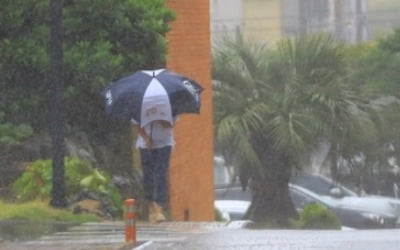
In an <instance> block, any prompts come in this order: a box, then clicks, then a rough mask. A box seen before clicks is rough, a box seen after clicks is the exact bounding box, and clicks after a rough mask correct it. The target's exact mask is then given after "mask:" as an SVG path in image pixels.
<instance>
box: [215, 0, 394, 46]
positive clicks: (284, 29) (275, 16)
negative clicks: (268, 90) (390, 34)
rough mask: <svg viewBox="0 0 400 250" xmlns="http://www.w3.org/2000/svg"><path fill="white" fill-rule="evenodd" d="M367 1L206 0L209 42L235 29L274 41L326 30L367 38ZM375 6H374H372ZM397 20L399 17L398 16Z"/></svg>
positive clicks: (350, 39)
mask: <svg viewBox="0 0 400 250" xmlns="http://www.w3.org/2000/svg"><path fill="white" fill-rule="evenodd" d="M368 2H369V1H368V0H210V25H211V27H210V29H211V39H212V43H213V44H215V41H217V40H218V39H219V38H220V37H221V36H222V35H223V34H225V33H227V34H230V35H235V34H236V33H237V32H238V31H241V33H242V34H244V35H245V37H247V38H251V39H252V40H254V39H256V40H257V41H258V40H260V41H259V42H262V43H265V42H266V43H268V44H274V43H275V42H276V41H278V40H279V39H281V38H284V37H297V36H300V35H305V34H312V33H316V32H327V33H330V34H332V35H334V36H335V37H336V38H338V39H340V40H342V41H343V42H345V43H349V44H354V43H357V42H364V41H367V40H370V39H371V38H372V35H371V34H370V33H371V31H370V30H369V27H368V25H369V20H368V14H369V13H370V10H369V9H368ZM374 6H375V5H374ZM399 19H400V18H399Z"/></svg>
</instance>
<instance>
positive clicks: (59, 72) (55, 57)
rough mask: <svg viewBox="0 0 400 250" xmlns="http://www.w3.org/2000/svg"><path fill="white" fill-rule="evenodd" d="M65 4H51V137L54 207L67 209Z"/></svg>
mask: <svg viewBox="0 0 400 250" xmlns="http://www.w3.org/2000/svg"><path fill="white" fill-rule="evenodd" d="M62 9H63V1H62V0H51V2H50V20H51V21H50V29H51V31H50V32H51V36H50V59H51V66H50V67H51V73H50V80H51V84H50V86H51V88H50V122H49V123H50V135H51V140H52V148H53V152H52V154H53V155H52V159H53V189H52V191H51V194H52V199H51V201H50V205H52V206H53V207H66V206H67V200H66V188H65V178H64V176H65V170H64V155H65V143H64V136H65V119H64V109H63V106H64V103H63V90H64V69H63V48H62V43H63V27H62Z"/></svg>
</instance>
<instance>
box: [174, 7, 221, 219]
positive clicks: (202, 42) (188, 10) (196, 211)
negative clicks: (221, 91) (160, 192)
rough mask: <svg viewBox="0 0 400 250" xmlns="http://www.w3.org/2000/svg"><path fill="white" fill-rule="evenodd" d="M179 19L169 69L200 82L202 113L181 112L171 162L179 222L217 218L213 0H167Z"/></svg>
mask: <svg viewBox="0 0 400 250" xmlns="http://www.w3.org/2000/svg"><path fill="white" fill-rule="evenodd" d="M167 3H168V6H169V7H170V8H172V9H174V10H175V12H176V20H175V21H174V23H173V24H172V29H171V31H170V32H169V34H168V35H167V39H168V42H169V45H168V58H167V68H169V69H170V70H172V71H175V72H179V73H182V74H184V75H186V76H189V77H190V78H192V79H194V80H196V81H197V82H199V83H200V84H201V85H202V86H203V88H204V91H203V93H202V95H201V100H202V107H201V111H200V115H192V114H191V115H184V116H181V117H180V119H179V121H178V122H177V125H176V128H175V140H176V145H175V148H174V150H173V152H172V157H171V164H170V174H169V180H170V210H171V211H170V212H171V218H172V220H175V221H183V220H189V221H211V220H214V192H213V185H214V176H213V155H214V148H213V128H212V93H211V54H210V53H211V49H210V29H209V20H210V16H209V0H167Z"/></svg>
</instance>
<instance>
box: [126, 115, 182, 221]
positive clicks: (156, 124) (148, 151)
mask: <svg viewBox="0 0 400 250" xmlns="http://www.w3.org/2000/svg"><path fill="white" fill-rule="evenodd" d="M175 120H176V119H174V121H175ZM132 123H133V124H134V125H138V124H137V122H136V121H135V120H133V119H132ZM138 127H139V136H138V138H137V140H136V147H137V148H138V149H139V152H140V157H141V163H142V169H143V189H144V194H145V199H146V200H147V201H148V204H149V205H148V208H149V217H148V218H149V222H151V223H155V222H161V221H165V220H166V218H165V216H164V208H165V207H166V206H167V203H168V169H169V159H170V155H171V151H172V148H173V146H174V145H175V141H174V135H173V124H171V123H170V122H169V121H166V120H155V121H152V122H150V123H148V124H146V125H145V126H144V127H140V126H138Z"/></svg>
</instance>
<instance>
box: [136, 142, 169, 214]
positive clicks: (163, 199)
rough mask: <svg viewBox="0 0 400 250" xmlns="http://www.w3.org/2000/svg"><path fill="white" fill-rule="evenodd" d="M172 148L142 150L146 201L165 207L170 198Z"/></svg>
mask: <svg viewBox="0 0 400 250" xmlns="http://www.w3.org/2000/svg"><path fill="white" fill-rule="evenodd" d="M171 148H172V147H171V146H165V147H162V148H154V149H140V156H141V161H142V169H143V188H144V194H145V198H146V200H150V201H155V202H157V203H158V204H160V205H162V206H165V205H166V204H167V198H168V167H169V158H170V155H171Z"/></svg>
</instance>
